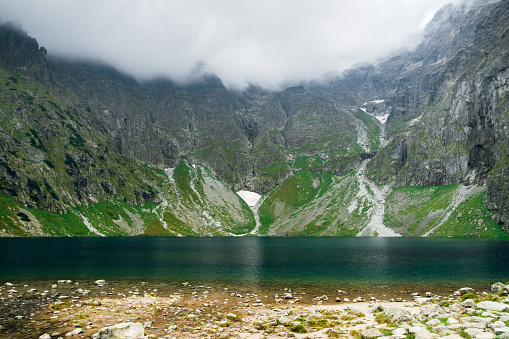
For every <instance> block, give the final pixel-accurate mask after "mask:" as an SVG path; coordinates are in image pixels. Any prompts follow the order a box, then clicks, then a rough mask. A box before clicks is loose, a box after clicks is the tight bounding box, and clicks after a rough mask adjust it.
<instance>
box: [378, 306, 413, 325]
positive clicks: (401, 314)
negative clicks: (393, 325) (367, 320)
mask: <svg viewBox="0 0 509 339" xmlns="http://www.w3.org/2000/svg"><path fill="white" fill-rule="evenodd" d="M385 315H386V316H387V317H388V318H390V319H391V321H392V322H397V321H407V320H413V317H412V315H411V314H410V311H408V310H407V309H404V308H399V307H391V308H389V309H388V310H387V311H385Z"/></svg>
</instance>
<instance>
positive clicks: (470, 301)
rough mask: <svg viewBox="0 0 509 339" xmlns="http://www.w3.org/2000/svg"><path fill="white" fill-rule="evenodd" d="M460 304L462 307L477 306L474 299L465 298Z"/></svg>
mask: <svg viewBox="0 0 509 339" xmlns="http://www.w3.org/2000/svg"><path fill="white" fill-rule="evenodd" d="M460 305H461V306H463V307H476V306H477V304H476V303H475V301H474V299H467V300H465V301H463V302H462V303H460Z"/></svg>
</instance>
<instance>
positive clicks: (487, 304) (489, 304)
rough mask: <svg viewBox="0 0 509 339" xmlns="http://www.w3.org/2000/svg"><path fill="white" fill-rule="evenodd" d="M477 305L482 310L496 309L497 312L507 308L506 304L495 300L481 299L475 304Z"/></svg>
mask: <svg viewBox="0 0 509 339" xmlns="http://www.w3.org/2000/svg"><path fill="white" fill-rule="evenodd" d="M477 307H478V308H481V309H483V310H490V311H497V312H501V311H503V310H505V309H507V308H509V306H508V305H506V304H502V303H497V302H495V301H481V302H480V303H478V304H477Z"/></svg>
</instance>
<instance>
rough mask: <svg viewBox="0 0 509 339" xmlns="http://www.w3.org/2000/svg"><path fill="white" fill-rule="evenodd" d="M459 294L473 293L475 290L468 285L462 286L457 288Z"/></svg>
mask: <svg viewBox="0 0 509 339" xmlns="http://www.w3.org/2000/svg"><path fill="white" fill-rule="evenodd" d="M458 292H459V293H460V294H467V293H475V290H474V289H473V288H470V287H462V288H460V289H459V290H458Z"/></svg>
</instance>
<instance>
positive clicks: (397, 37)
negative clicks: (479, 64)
mask: <svg viewBox="0 0 509 339" xmlns="http://www.w3.org/2000/svg"><path fill="white" fill-rule="evenodd" d="M458 1H459V0H457V1H456V2H458ZM445 3H446V1H444V0H433V1H428V0H419V1H413V2H412V3H409V2H408V1H404V0H398V1H391V3H390V5H388V4H387V2H386V1H381V0H369V1H353V0H350V1H341V2H337V1H328V0H320V1H315V2H313V3H310V2H306V1H297V2H295V1H289V0H285V1H279V2H277V3H274V2H272V1H268V0H262V1H256V2H236V3H231V2H227V1H214V2H207V1H199V0H191V1H186V2H176V1H169V2H167V1H165V2H160V1H155V0H151V1H137V0H126V1H120V2H119V1H108V2H104V1H98V0H92V1H83V0H79V1H72V2H61V1H56V0H48V1H45V2H33V1H30V0H6V1H2V3H1V4H0V12H1V13H2V17H1V19H2V20H4V21H7V20H12V21H15V22H17V23H19V24H20V25H22V27H23V28H24V29H25V30H27V31H28V32H30V34H32V35H33V36H34V37H36V38H37V40H38V41H39V43H40V45H41V46H44V47H46V48H47V49H48V51H49V52H50V54H54V55H59V56H66V57H71V58H74V57H80V58H91V59H99V60H101V61H103V62H106V63H109V64H111V65H113V66H114V67H116V68H117V69H119V70H120V71H123V72H126V73H129V74H132V75H133V76H134V77H136V78H137V79H140V80H147V79H150V78H153V77H158V76H168V77H170V78H172V79H174V80H175V81H186V80H187V79H188V78H190V77H191V78H192V77H193V76H196V72H197V70H199V71H200V72H204V73H214V74H217V76H218V77H220V78H221V79H222V80H223V82H224V83H225V85H226V86H227V87H230V88H237V89H241V88H245V87H247V86H248V84H250V83H252V84H256V85H259V86H262V87H264V88H278V87H280V86H281V85H283V84H288V83H298V82H305V81H309V80H312V79H316V78H320V77H322V76H324V75H326V74H327V73H330V72H333V73H336V72H341V71H343V70H345V69H347V68H349V67H351V66H352V65H354V64H356V63H359V62H372V61H374V60H376V59H378V58H380V57H382V56H384V55H386V54H387V53H389V52H391V51H393V50H396V49H401V48H405V47H408V46H413V45H415V44H416V43H418V41H419V40H420V37H421V36H422V32H423V29H424V27H425V24H426V23H427V22H429V21H430V20H431V18H432V17H433V15H434V13H435V12H436V11H437V10H438V9H439V8H440V7H442V5H444V4H445Z"/></svg>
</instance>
